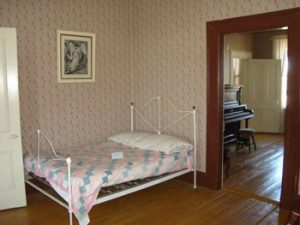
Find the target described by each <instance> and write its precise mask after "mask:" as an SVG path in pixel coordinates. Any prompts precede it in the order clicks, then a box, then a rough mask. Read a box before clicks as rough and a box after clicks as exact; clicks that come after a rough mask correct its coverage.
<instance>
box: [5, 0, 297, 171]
mask: <svg viewBox="0 0 300 225" xmlns="http://www.w3.org/2000/svg"><path fill="white" fill-rule="evenodd" d="M299 6H300V1H299V0H286V1H282V0H263V1H262V0H249V1H242V0H222V1H220V0H210V1H207V0H86V1H81V0H72V1H71V0H63V1H62V0H40V1H39V0H1V1H0V26H1V27H16V28H17V39H18V63H19V82H20V83H19V88H20V104H21V126H22V134H23V136H24V135H26V134H27V133H28V132H29V131H31V130H33V129H37V128H40V129H41V130H43V131H44V132H45V133H46V134H47V135H48V136H49V138H50V139H51V140H53V143H54V145H55V146H58V147H64V146H70V145H80V144H85V143H90V142H96V141H103V140H105V138H106V137H107V136H109V135H111V134H113V133H117V132H120V131H125V130H129V127H130V120H129V112H130V111H129V107H128V106H129V104H128V103H129V102H130V101H134V102H135V103H137V104H141V103H142V102H145V101H147V100H148V99H149V98H151V97H153V96H156V95H160V96H162V101H164V98H167V99H169V100H171V101H172V102H173V103H174V104H175V105H176V106H178V108H179V109H184V110H190V109H191V107H192V106H193V105H195V106H196V107H197V132H198V135H197V142H198V165H199V166H198V169H200V170H201V171H205V161H206V147H205V145H206V143H205V141H206V106H207V104H213V103H206V69H207V68H206V22H207V21H212V20H221V19H225V18H232V17H238V16H244V15H251V14H258V13H264V12H270V11H277V10H282V9H288V8H293V7H299ZM56 30H70V31H79V32H91V33H95V34H96V68H95V69H96V81H95V82H94V83H71V84H58V83H57V81H56V77H57V68H56V63H57V62H56V60H57V59H56ZM171 108H172V107H170V104H169V103H167V104H166V105H164V106H163V111H164V115H163V116H164V119H163V121H162V125H163V127H164V126H165V125H167V124H168V123H169V122H171V121H173V120H174V119H176V118H178V115H177V114H176V113H174V112H173V111H172V110H171ZM154 110H157V109H156V108H154ZM146 115H147V116H148V117H149V118H150V120H151V121H155V115H156V114H155V113H152V112H150V111H147V110H146ZM188 120H189V121H188V122H187V123H180V124H179V125H177V126H175V127H173V128H170V129H168V131H169V132H171V133H179V135H182V136H184V137H186V138H187V139H188V140H192V134H191V133H192V132H191V127H190V125H191V122H192V121H191V120H190V119H188ZM136 127H137V128H138V129H139V128H140V127H142V125H141V124H140V123H137V126H136Z"/></svg>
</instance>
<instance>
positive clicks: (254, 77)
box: [241, 59, 281, 133]
mask: <svg viewBox="0 0 300 225" xmlns="http://www.w3.org/2000/svg"><path fill="white" fill-rule="evenodd" d="M280 65H281V64H280V60H275V59H274V60H273V59H247V60H242V68H241V71H242V72H241V84H242V85H243V87H244V88H243V102H245V103H246V104H247V105H248V107H249V108H251V109H253V110H254V118H253V119H251V120H250V121H249V126H251V127H253V128H255V129H256V130H257V131H258V132H266V133H279V132H280V126H281V124H280V116H281V107H280V106H281V104H280V100H281V99H280V98H281V94H280V93H281V70H280Z"/></svg>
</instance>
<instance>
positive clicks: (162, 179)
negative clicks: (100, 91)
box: [24, 96, 197, 225]
mask: <svg viewBox="0 0 300 225" xmlns="http://www.w3.org/2000/svg"><path fill="white" fill-rule="evenodd" d="M154 100H157V103H158V125H157V126H158V127H157V128H156V127H155V126H153V125H152V124H151V123H149V122H148V121H147V120H146V119H145V118H144V116H143V115H142V113H141V112H140V111H139V110H138V109H137V108H135V107H134V104H133V103H131V106H130V114H131V132H133V131H134V112H136V113H137V115H139V117H140V118H141V119H142V120H143V121H144V122H145V123H146V124H147V125H148V126H150V127H151V128H152V129H153V130H154V131H155V132H156V133H157V134H161V133H162V131H164V130H165V129H166V128H170V127H172V126H174V125H175V124H176V123H177V122H179V121H181V120H182V119H184V118H185V117H187V116H189V115H192V116H193V139H194V140H193V142H194V143H193V145H194V147H193V153H194V155H193V168H192V169H184V170H180V171H178V172H174V173H170V174H168V175H165V176H163V177H160V178H158V179H155V180H152V181H149V182H147V183H144V184H141V185H138V186H135V187H132V188H129V189H126V190H122V191H118V192H116V193H112V194H110V195H108V196H103V197H100V198H97V199H96V201H95V203H94V205H97V204H100V203H103V202H106V201H109V200H112V199H115V198H118V197H122V196H124V195H127V194H130V193H133V192H136V191H139V190H142V189H145V188H148V187H151V186H154V185H156V184H159V183H162V182H165V181H168V180H171V179H173V178H175V177H179V176H182V175H184V174H186V173H189V172H192V171H193V173H194V182H193V183H194V184H193V188H194V189H196V188H197V180H196V178H197V177H196V173H197V166H196V165H197V163H196V156H197V155H196V154H197V149H196V144H197V142H196V107H195V106H193V110H191V111H181V110H178V109H177V108H176V107H175V106H174V105H173V103H172V102H170V101H168V102H169V103H170V104H171V106H172V107H173V109H174V110H175V111H176V112H178V113H181V114H182V116H181V117H180V118H179V119H177V120H175V121H174V122H173V123H172V124H170V125H169V126H167V127H165V128H163V129H162V128H161V98H160V96H157V97H153V98H152V99H150V100H149V101H148V102H146V104H145V105H144V106H142V107H141V108H140V109H141V110H142V109H143V108H145V107H146V106H147V105H148V104H150V103H151V102H152V101H154ZM35 132H36V133H37V152H38V155H37V161H38V167H39V166H40V140H41V138H44V139H45V140H46V142H47V143H48V144H49V146H50V148H51V150H52V152H53V154H54V155H55V157H56V159H54V160H62V161H65V162H66V164H67V171H68V201H67V204H66V203H65V202H64V201H62V200H60V199H58V198H57V197H55V196H53V195H52V194H51V193H49V192H47V191H45V190H43V189H42V188H40V187H39V186H37V185H36V184H34V183H33V182H32V181H30V180H29V179H26V180H25V182H26V183H27V184H29V185H30V186H32V187H33V188H35V189H36V190H38V191H40V192H41V193H43V194H44V195H46V196H47V197H49V198H50V199H52V200H53V201H55V202H56V203H58V204H60V205H61V206H63V207H64V208H66V209H67V210H68V212H69V225H72V224H73V218H72V213H73V210H72V192H71V190H72V186H71V185H72V183H71V179H72V177H71V162H72V160H71V158H70V157H67V158H63V157H60V156H58V155H57V154H56V152H55V150H54V147H53V145H52V143H51V142H50V140H49V139H48V138H47V137H46V135H45V134H44V133H43V132H42V131H40V130H36V131H35ZM33 133H34V132H31V133H30V134H29V135H28V136H29V137H30V136H32V134H33ZM24 146H25V148H26V150H27V151H28V152H29V154H31V155H32V153H31V152H30V150H29V149H28V147H27V146H26V145H24Z"/></svg>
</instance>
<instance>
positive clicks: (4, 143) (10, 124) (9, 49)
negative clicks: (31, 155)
mask: <svg viewBox="0 0 300 225" xmlns="http://www.w3.org/2000/svg"><path fill="white" fill-rule="evenodd" d="M25 205H26V195H25V184H24V170H23V157H22V148H21V133H20V113H19V91H18V68H17V40H16V29H14V28H0V210H1V209H8V208H14V207H21V206H25Z"/></svg>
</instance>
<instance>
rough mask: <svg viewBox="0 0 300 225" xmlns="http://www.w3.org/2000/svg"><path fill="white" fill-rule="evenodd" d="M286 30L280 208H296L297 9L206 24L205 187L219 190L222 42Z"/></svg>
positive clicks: (299, 116) (299, 202)
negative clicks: (226, 37) (235, 35)
mask: <svg viewBox="0 0 300 225" xmlns="http://www.w3.org/2000/svg"><path fill="white" fill-rule="evenodd" d="M280 27H288V58H289V71H288V87H287V89H288V102H287V108H286V114H285V138H284V139H285V142H284V149H285V150H284V157H283V158H284V160H283V178H282V191H281V199H280V205H281V206H282V207H283V208H286V209H296V208H297V207H298V208H299V207H300V196H299V195H298V194H297V190H298V180H299V162H300V160H299V158H300V153H299V152H300V136H299V135H300V99H299V98H300V82H299V81H300V41H299V40H300V29H299V27H300V8H294V9H290V10H283V11H278V12H271V13H265V14H258V15H251V16H245V17H238V18H232V19H225V20H220V21H212V22H207V139H206V140H207V142H206V143H207V148H206V149H207V161H206V162H207V164H206V178H207V181H208V183H207V186H208V187H210V188H213V189H220V188H221V187H222V164H223V163H222V159H223V79H224V78H223V49H224V48H223V42H224V35H225V34H229V33H237V32H239V33H240V32H253V31H259V30H266V29H273V28H280Z"/></svg>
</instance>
